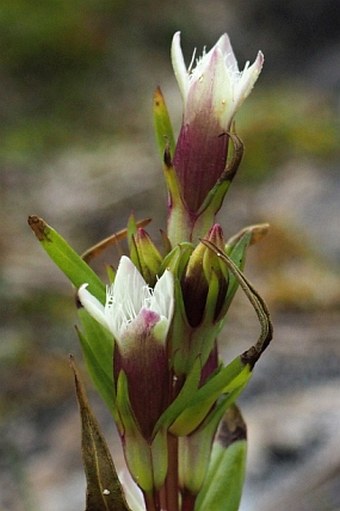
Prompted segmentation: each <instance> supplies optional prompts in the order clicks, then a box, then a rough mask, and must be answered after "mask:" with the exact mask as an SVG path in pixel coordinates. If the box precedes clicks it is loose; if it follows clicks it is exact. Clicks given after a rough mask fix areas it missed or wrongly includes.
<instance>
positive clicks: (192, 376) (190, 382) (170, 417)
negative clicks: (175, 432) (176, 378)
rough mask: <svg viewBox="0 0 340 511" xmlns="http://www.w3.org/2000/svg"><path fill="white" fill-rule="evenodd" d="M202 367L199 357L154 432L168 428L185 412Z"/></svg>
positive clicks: (195, 389) (194, 390) (196, 385)
mask: <svg viewBox="0 0 340 511" xmlns="http://www.w3.org/2000/svg"><path fill="white" fill-rule="evenodd" d="M201 369H202V367H201V362H200V360H199V359H197V360H196V362H195V363H194V365H193V368H192V370H191V371H190V373H189V375H188V377H187V379H186V380H185V383H184V385H183V387H182V389H181V391H180V393H179V394H178V396H177V397H176V399H175V400H174V401H173V402H172V403H171V405H170V406H169V407H168V408H167V409H166V410H165V412H164V413H163V414H162V415H161V417H160V418H159V420H158V421H157V423H156V426H155V428H154V434H156V433H157V432H158V431H159V430H160V429H163V428H164V429H167V428H168V427H169V425H170V424H172V423H173V422H174V421H175V420H176V418H177V417H178V416H179V415H180V414H181V413H182V412H183V410H185V408H186V406H187V405H188V403H189V402H190V401H191V400H192V398H193V396H194V394H195V393H196V391H197V387H198V384H199V380H200V376H201Z"/></svg>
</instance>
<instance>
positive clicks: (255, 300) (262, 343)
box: [202, 240, 273, 369]
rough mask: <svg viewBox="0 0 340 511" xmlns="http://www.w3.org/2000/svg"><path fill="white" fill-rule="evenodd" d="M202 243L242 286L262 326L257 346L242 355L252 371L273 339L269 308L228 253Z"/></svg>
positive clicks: (242, 358) (204, 241)
mask: <svg viewBox="0 0 340 511" xmlns="http://www.w3.org/2000/svg"><path fill="white" fill-rule="evenodd" d="M202 243H204V244H205V245H206V246H207V247H208V248H210V249H211V250H212V251H213V252H215V254H216V255H217V256H218V257H220V258H221V260H222V261H223V262H224V263H225V265H226V266H227V268H228V269H229V270H230V272H231V273H232V274H233V275H234V277H235V278H236V280H237V282H238V283H239V285H240V286H241V288H242V290H243V292H244V294H245V295H246V297H247V298H248V300H249V302H250V303H251V305H252V306H253V308H254V310H255V312H256V315H257V317H258V320H259V323H260V326H261V333H260V336H259V338H258V340H257V342H256V344H254V345H253V346H251V347H250V348H249V349H248V350H247V351H245V352H244V353H242V355H241V360H242V363H243V364H244V365H247V364H248V365H249V366H250V368H251V369H252V368H253V367H254V365H255V364H256V362H257V361H258V359H259V358H260V356H261V355H262V353H263V352H264V350H265V349H266V348H267V347H268V346H269V343H270V341H271V340H272V338H273V324H272V322H271V319H270V313H269V310H268V307H267V305H266V302H265V301H264V299H263V298H262V296H261V295H260V294H259V293H258V292H257V291H256V289H255V288H254V286H253V285H252V284H251V283H250V282H249V280H248V279H247V278H246V277H245V275H244V274H243V273H242V271H241V270H240V269H239V268H238V267H237V265H236V264H235V263H234V261H233V260H232V259H231V258H230V257H229V256H228V255H227V254H226V253H223V252H221V250H220V249H219V248H218V247H217V246H216V245H214V243H211V242H210V241H208V240H202Z"/></svg>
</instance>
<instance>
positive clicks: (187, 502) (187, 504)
mask: <svg viewBox="0 0 340 511" xmlns="http://www.w3.org/2000/svg"><path fill="white" fill-rule="evenodd" d="M195 501H196V495H193V494H192V493H190V492H188V491H186V492H185V491H184V492H183V493H182V511H193V509H194V507H195Z"/></svg>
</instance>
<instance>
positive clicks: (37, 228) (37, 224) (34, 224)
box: [27, 215, 48, 241]
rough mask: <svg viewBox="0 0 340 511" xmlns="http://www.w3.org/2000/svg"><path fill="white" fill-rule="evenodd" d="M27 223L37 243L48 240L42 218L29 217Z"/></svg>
mask: <svg viewBox="0 0 340 511" xmlns="http://www.w3.org/2000/svg"><path fill="white" fill-rule="evenodd" d="M27 221H28V225H29V226H30V228H31V229H32V231H33V232H34V234H35V235H36V237H37V238H38V240H39V241H44V240H48V238H47V233H46V227H47V226H46V224H45V222H44V220H43V219H42V218H40V217H38V216H36V215H30V216H29V217H28V219H27Z"/></svg>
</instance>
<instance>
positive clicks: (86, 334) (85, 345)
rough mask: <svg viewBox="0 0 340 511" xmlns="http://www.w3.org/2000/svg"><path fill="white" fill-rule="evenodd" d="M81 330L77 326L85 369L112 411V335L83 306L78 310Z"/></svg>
mask: <svg viewBox="0 0 340 511" xmlns="http://www.w3.org/2000/svg"><path fill="white" fill-rule="evenodd" d="M78 314H79V317H80V321H81V324H82V327H83V330H84V331H83V332H81V331H80V330H79V329H78V328H77V333H78V336H79V341H80V344H81V347H82V350H83V355H84V358H85V363H86V367H87V370H88V372H89V374H90V376H91V378H92V381H93V383H94V385H95V387H96V389H97V390H98V392H99V394H100V395H101V397H102V398H103V400H104V401H105V403H106V404H107V406H108V407H109V409H110V410H111V412H112V413H114V403H115V386H114V383H113V344H114V341H113V337H112V335H111V334H110V333H109V332H108V331H107V330H106V329H105V328H104V327H103V326H101V325H100V324H99V323H98V322H97V321H96V320H95V319H93V318H92V317H91V316H90V315H89V314H88V313H87V312H86V310H85V309H84V308H81V309H79V310H78Z"/></svg>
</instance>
